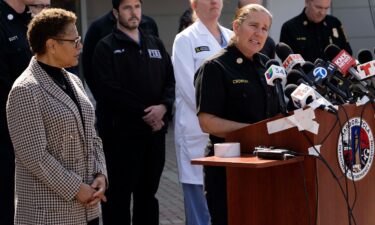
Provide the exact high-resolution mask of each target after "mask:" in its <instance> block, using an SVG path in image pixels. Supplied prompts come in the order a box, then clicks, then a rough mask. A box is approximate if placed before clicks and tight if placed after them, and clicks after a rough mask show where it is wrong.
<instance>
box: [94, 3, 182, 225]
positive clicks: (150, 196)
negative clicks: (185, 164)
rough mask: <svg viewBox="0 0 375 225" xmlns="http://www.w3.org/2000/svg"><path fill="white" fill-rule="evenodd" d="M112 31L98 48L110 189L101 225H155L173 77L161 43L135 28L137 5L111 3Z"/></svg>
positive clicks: (98, 93) (96, 73) (98, 92)
mask: <svg viewBox="0 0 375 225" xmlns="http://www.w3.org/2000/svg"><path fill="white" fill-rule="evenodd" d="M113 2H114V4H113V7H114V8H113V12H114V15H115V17H116V18H117V25H116V29H114V30H113V32H112V33H111V34H110V35H108V36H106V37H105V38H103V39H102V40H101V41H100V42H99V43H98V44H97V46H96V48H95V52H94V56H93V71H94V73H93V75H94V80H95V83H97V84H100V85H96V86H95V87H96V89H95V90H94V93H96V96H95V97H96V100H97V117H98V123H97V124H98V129H99V135H100V136H101V138H102V139H103V149H104V152H105V155H106V160H107V170H108V179H109V181H110V186H109V189H108V192H107V198H108V201H107V203H104V204H103V222H104V224H105V225H107V224H129V225H130V221H131V216H130V215H131V213H130V205H131V199H133V213H132V215H133V218H132V224H133V225H144V224H148V225H158V224H159V205H158V200H157V198H156V197H155V194H156V192H157V190H158V186H159V181H160V176H161V173H162V170H163V167H164V162H165V133H166V129H167V122H168V114H170V112H171V109H172V105H173V102H174V84H175V82H174V75H173V67H172V64H171V60H170V56H169V55H168V53H167V51H166V50H165V48H164V45H163V43H162V42H161V41H160V40H159V39H158V38H157V37H155V36H152V35H148V34H146V33H144V32H143V31H142V30H141V29H138V28H139V23H140V21H141V1H140V0H113Z"/></svg>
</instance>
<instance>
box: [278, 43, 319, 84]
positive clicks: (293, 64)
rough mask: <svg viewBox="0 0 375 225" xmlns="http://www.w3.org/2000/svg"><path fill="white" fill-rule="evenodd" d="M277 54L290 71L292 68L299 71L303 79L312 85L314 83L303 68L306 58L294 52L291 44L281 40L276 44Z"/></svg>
mask: <svg viewBox="0 0 375 225" xmlns="http://www.w3.org/2000/svg"><path fill="white" fill-rule="evenodd" d="M275 50H276V54H277V56H278V57H279V58H280V59H281V61H282V62H283V67H284V68H285V70H286V71H287V72H288V73H289V72H290V71H291V70H292V69H295V70H297V71H299V72H300V73H301V74H302V76H303V77H304V78H303V79H304V80H305V81H306V82H307V83H308V84H309V85H310V86H312V85H313V82H312V81H311V79H310V78H309V77H307V75H306V73H305V71H304V70H303V69H302V66H303V65H304V64H305V60H304V59H303V58H302V56H301V55H300V54H293V50H292V49H291V48H290V47H289V45H287V44H285V43H283V42H279V43H278V44H277V45H276V49H275Z"/></svg>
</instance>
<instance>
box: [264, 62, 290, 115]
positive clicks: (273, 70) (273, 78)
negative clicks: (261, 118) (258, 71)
mask: <svg viewBox="0 0 375 225" xmlns="http://www.w3.org/2000/svg"><path fill="white" fill-rule="evenodd" d="M266 67H268V69H267V71H266V72H265V73H264V76H265V78H266V82H267V84H268V85H270V86H275V89H276V93H277V96H278V99H279V106H280V111H281V113H282V114H284V115H286V114H287V107H286V103H285V98H284V91H283V87H284V86H285V83H286V72H285V70H284V68H283V67H281V66H279V62H278V61H277V60H275V59H270V60H268V62H267V63H266Z"/></svg>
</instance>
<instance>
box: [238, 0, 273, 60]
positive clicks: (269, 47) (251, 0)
mask: <svg viewBox="0 0 375 225" xmlns="http://www.w3.org/2000/svg"><path fill="white" fill-rule="evenodd" d="M248 4H259V5H262V4H263V0H238V3H237V9H240V8H242V7H244V6H245V5H248ZM275 49H276V45H275V41H274V40H273V39H272V38H271V37H270V36H268V37H267V40H266V43H265V44H264V47H263V48H262V50H260V52H261V53H263V54H265V55H266V56H268V58H270V59H274V58H275Z"/></svg>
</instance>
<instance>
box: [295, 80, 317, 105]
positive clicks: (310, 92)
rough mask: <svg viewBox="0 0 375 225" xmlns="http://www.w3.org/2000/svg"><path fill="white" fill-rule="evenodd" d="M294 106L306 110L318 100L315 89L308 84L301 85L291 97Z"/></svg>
mask: <svg viewBox="0 0 375 225" xmlns="http://www.w3.org/2000/svg"><path fill="white" fill-rule="evenodd" d="M290 96H291V98H292V101H293V104H294V106H296V107H297V108H304V107H306V105H307V104H310V103H311V102H313V101H314V100H315V99H316V96H315V91H314V89H313V88H311V87H310V86H308V85H306V84H303V83H302V84H300V85H299V86H298V87H297V88H296V89H295V90H294V91H293V92H292V94H291V95H290Z"/></svg>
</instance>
